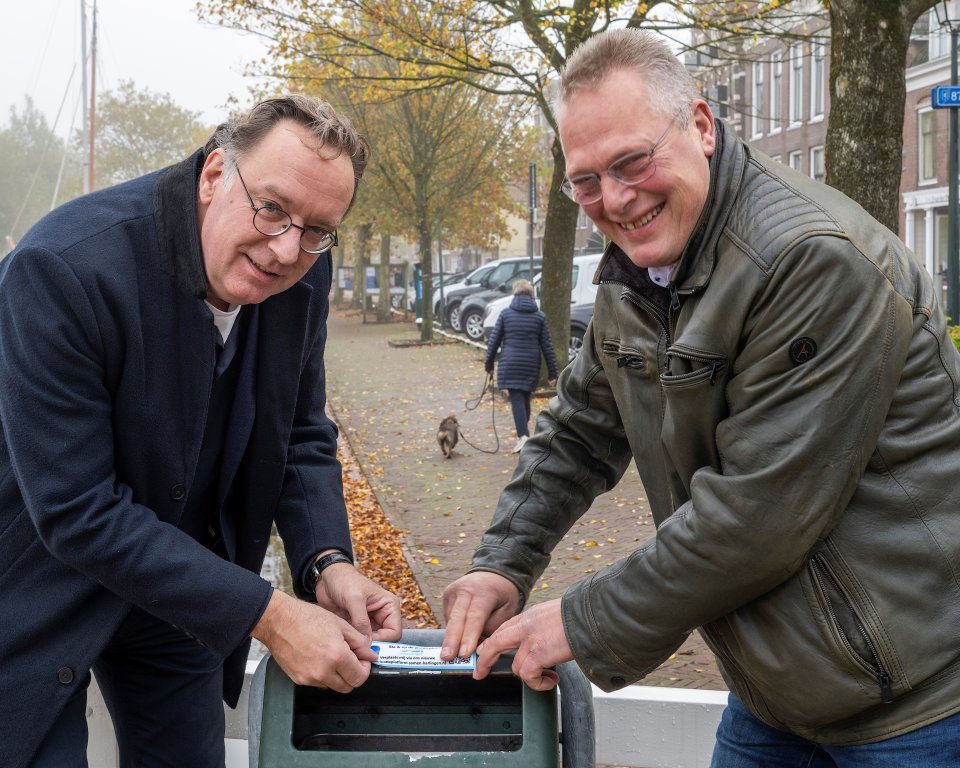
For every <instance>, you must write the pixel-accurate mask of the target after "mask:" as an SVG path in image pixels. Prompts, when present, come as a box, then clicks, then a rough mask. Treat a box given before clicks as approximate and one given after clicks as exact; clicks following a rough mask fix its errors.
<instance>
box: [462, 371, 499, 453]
mask: <svg viewBox="0 0 960 768" xmlns="http://www.w3.org/2000/svg"><path fill="white" fill-rule="evenodd" d="M493 389H494V387H493V374H492V373H488V374H487V376H486V378H485V379H484V380H483V389H481V390H480V396H479V397H476V398H473V399H470V400H466V401H464V403H463V407H464V408H466V409H467V410H468V411H475V410H476V409H477V408H479V407H480V403H482V402H483V396H484V395H485V394H487V392H489V393H490V424H491V425H492V426H493V437H494V438H495V439H496V441H497V447H496V448H494V449H493V450H492V451H488V450H486V449H485V448H480V447H478V446H476V445H474V444H473V443H471V442H470V441H469V440H468V439H467V436H466V435H465V434H464V432H463V428H462V427H461V429H460V437H462V438H463V442H465V443H466V444H467V445H469V446H470V447H471V448H473V450H475V451H480V453H491V454H492V453H497V452H499V450H500V435H498V434H497V401H496V399H495V398H494V396H493ZM471 403H473V405H471Z"/></svg>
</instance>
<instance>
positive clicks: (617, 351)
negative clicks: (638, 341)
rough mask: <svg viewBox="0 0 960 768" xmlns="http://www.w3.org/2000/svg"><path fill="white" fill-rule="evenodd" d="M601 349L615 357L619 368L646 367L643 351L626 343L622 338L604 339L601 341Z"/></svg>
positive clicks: (612, 357) (609, 356) (607, 354)
mask: <svg viewBox="0 0 960 768" xmlns="http://www.w3.org/2000/svg"><path fill="white" fill-rule="evenodd" d="M600 351H601V352H602V353H603V354H604V355H605V356H606V357H608V358H611V359H613V360H614V361H615V362H616V364H617V368H628V369H637V368H643V367H644V357H643V353H642V352H641V351H640V349H639V348H638V347H636V346H631V345H630V344H627V343H624V342H623V341H621V340H620V339H604V340H603V341H601V342H600Z"/></svg>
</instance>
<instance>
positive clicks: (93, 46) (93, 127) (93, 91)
mask: <svg viewBox="0 0 960 768" xmlns="http://www.w3.org/2000/svg"><path fill="white" fill-rule="evenodd" d="M89 132H90V143H89V144H88V145H87V146H88V149H87V172H88V174H89V176H90V180H89V181H88V182H87V187H88V188H89V191H91V192H92V191H93V189H94V183H93V164H94V159H95V158H96V152H94V149H93V145H94V138H95V137H96V133H97V0H93V34H92V35H91V38H90V128H89Z"/></svg>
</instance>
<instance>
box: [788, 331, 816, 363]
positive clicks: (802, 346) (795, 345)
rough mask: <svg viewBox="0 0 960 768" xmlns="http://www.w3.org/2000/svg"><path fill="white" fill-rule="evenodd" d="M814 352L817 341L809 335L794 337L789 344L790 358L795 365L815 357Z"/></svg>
mask: <svg viewBox="0 0 960 768" xmlns="http://www.w3.org/2000/svg"><path fill="white" fill-rule="evenodd" d="M816 354H817V342H815V341H814V340H813V339H811V338H810V337H809V336H801V337H800V338H799V339H794V340H793V342H791V344H790V359H791V360H793V362H794V364H795V365H800V363H805V362H807V360H811V359H812V358H814V357H816Z"/></svg>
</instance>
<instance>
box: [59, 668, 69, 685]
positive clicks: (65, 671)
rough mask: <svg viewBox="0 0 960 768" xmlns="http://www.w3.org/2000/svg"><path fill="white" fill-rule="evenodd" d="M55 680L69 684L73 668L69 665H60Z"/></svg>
mask: <svg viewBox="0 0 960 768" xmlns="http://www.w3.org/2000/svg"><path fill="white" fill-rule="evenodd" d="M57 680H59V681H60V682H61V683H63V684H64V685H69V684H70V683H72V682H73V670H72V669H70V667H60V669H59V670H57Z"/></svg>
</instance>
